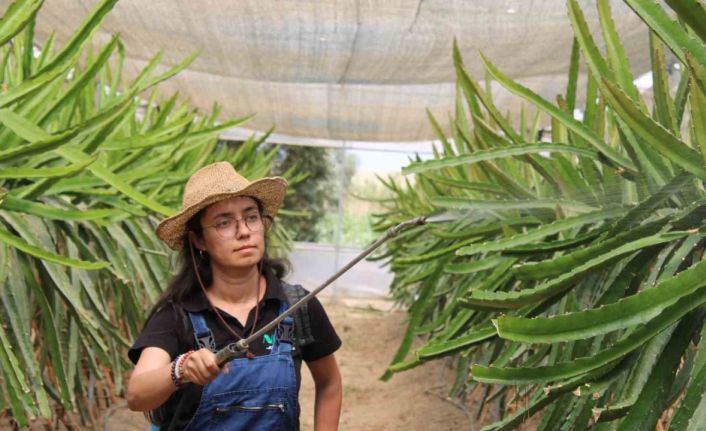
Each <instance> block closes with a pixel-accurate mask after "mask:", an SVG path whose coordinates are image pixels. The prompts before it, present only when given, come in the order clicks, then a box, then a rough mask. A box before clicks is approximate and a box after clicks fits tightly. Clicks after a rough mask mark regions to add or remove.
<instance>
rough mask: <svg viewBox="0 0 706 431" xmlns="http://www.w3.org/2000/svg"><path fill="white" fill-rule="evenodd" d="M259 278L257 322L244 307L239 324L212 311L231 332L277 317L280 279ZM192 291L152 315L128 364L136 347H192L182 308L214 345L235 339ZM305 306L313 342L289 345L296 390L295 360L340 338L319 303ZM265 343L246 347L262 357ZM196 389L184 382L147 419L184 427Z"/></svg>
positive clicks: (314, 355)
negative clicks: (197, 315) (195, 315)
mask: <svg viewBox="0 0 706 431" xmlns="http://www.w3.org/2000/svg"><path fill="white" fill-rule="evenodd" d="M265 279H266V281H267V283H266V286H267V287H266V290H265V295H264V297H263V298H262V300H261V301H260V303H259V304H258V307H259V316H258V321H257V322H253V320H254V319H255V309H253V310H251V311H250V314H249V315H248V319H247V321H246V323H245V325H244V326H243V324H242V323H240V322H239V321H238V320H237V319H236V318H235V317H233V316H232V315H230V314H229V313H228V312H226V311H223V310H221V309H218V310H219V312H220V314H221V316H223V318H224V320H225V321H226V322H227V323H228V324H229V325H230V326H231V328H233V329H234V330H235V332H236V333H238V334H250V331H251V329H252V327H253V324H255V331H257V330H258V329H260V328H261V327H263V326H265V325H266V324H267V323H268V322H270V321H272V320H273V319H274V318H275V317H277V315H278V311H279V306H280V301H287V297H286V295H285V294H284V291H283V290H282V286H281V285H280V280H279V279H277V277H276V276H274V274H272V273H271V272H270V271H266V272H265ZM193 291H194V292H195V293H194V294H193V295H192V296H191V297H189V298H188V299H187V300H186V301H184V302H183V303H181V304H180V305H179V304H173V303H169V304H167V305H165V306H163V307H161V308H160V309H159V310H157V311H156V312H155V313H154V315H153V316H152V317H151V318H150V320H149V321H148V322H147V324H146V325H145V327H144V329H143V330H142V333H141V334H140V335H139V336H138V337H137V340H136V341H135V343H134V344H133V346H132V347H131V348H130V350H129V351H128V356H129V357H130V360H131V361H132V362H133V363H135V364H136V363H137V361H138V359H139V358H140V354H141V352H142V349H143V348H145V347H159V348H161V349H163V350H165V351H166V352H167V353H169V356H170V357H171V359H172V360H174V359H175V358H176V357H177V355H179V354H181V353H184V352H187V351H189V350H196V349H197V347H196V340H195V339H194V333H193V329H192V327H191V322H190V321H189V318H188V316H187V315H186V313H185V312H184V311H190V312H202V313H203V314H204V317H205V319H206V324H207V325H208V327H209V329H210V330H211V332H212V334H213V337H214V338H215V341H216V348H217V349H221V348H223V347H225V346H226V345H228V344H229V343H232V342H234V341H237V340H236V339H234V338H233V336H232V335H231V333H230V332H228V331H227V330H226V329H225V328H223V325H222V323H221V322H220V321H219V320H218V318H217V317H216V315H215V314H214V313H213V310H211V308H210V306H209V303H208V300H207V299H206V296H205V295H204V293H203V292H202V291H201V288H200V287H197V288H196V289H193ZM307 305H308V307H307V308H308V310H309V318H310V321H311V333H312V336H313V338H314V342H312V343H310V344H308V345H305V346H303V347H301V348H299V347H295V349H294V350H293V352H292V358H293V360H294V365H295V367H294V369H295V370H296V374H297V391H298V389H299V385H300V382H301V377H300V373H301V361H302V360H304V361H307V362H309V361H315V360H317V359H321V358H323V357H324V356H327V355H330V354H331V353H333V352H335V351H336V350H338V348H339V347H340V346H341V340H340V338H339V337H338V335H337V334H336V331H335V330H334V328H333V326H332V325H331V322H330V321H329V318H328V316H327V315H326V311H324V308H323V306H322V305H321V302H319V300H318V299H316V298H314V299H312V300H311V301H309V303H308V304H307ZM180 308H181V309H180ZM182 310H184V311H182ZM268 346H269V343H267V341H266V340H265V339H264V337H263V338H261V339H258V340H255V341H254V342H253V343H251V344H250V350H251V352H252V353H253V354H255V355H256V356H261V355H267V354H269V353H270V351H269V350H268V349H267V347H268ZM202 389H203V387H202V386H199V385H196V384H186V385H184V386H183V387H182V388H180V389H179V390H177V391H176V392H174V394H172V396H171V397H170V398H169V399H168V400H167V401H166V402H165V403H164V404H162V406H160V407H159V408H158V409H157V410H155V411H153V418H154V419H155V421H156V422H158V424H159V425H160V428H161V429H162V430H181V429H183V428H184V427H186V425H187V424H188V423H189V421H190V420H191V418H192V417H193V415H194V413H195V412H196V409H197V408H198V405H199V402H200V401H201V391H202Z"/></svg>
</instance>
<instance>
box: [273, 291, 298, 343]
mask: <svg viewBox="0 0 706 431" xmlns="http://www.w3.org/2000/svg"><path fill="white" fill-rule="evenodd" d="M288 308H289V304H288V303H287V302H286V301H281V302H280V304H279V313H278V314H282V313H284V312H285V311H287V309H288ZM274 338H275V342H274V344H275V345H274V347H273V353H274V352H279V353H290V352H291V351H292V347H293V346H292V345H293V343H294V338H295V337H294V319H293V318H292V316H287V317H285V318H284V320H282V321H281V322H279V325H277V329H276V330H275V337H274Z"/></svg>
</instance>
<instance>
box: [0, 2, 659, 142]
mask: <svg viewBox="0 0 706 431" xmlns="http://www.w3.org/2000/svg"><path fill="white" fill-rule="evenodd" d="M579 3H580V4H581V5H582V7H583V9H584V11H585V13H586V17H587V20H588V22H589V26H590V27H591V28H592V29H593V30H594V34H595V35H596V37H597V38H598V41H599V44H600V43H601V41H600V36H599V34H600V30H599V27H598V18H597V12H596V7H595V1H586V0H581V1H580V2H579ZM611 3H612V10H613V16H614V18H615V21H616V27H617V29H618V31H619V33H620V35H621V37H622V40H623V42H624V44H625V48H626V51H627V54H628V56H629V57H630V59H631V61H632V66H633V70H634V71H635V73H636V74H639V73H640V72H644V71H646V70H648V69H649V57H648V56H649V50H648V49H647V44H648V34H647V29H646V27H645V26H644V24H642V23H641V21H640V20H639V18H638V17H637V15H635V14H634V13H633V12H632V11H631V10H629V8H628V7H627V6H626V5H624V4H623V3H622V2H620V1H613V2H611ZM8 4H9V1H7V0H0V7H2V10H4V9H5V8H6V7H7V5H8ZM94 4H95V2H94V1H89V0H47V1H46V2H45V4H44V6H43V7H42V9H41V10H40V13H39V16H38V22H37V26H36V32H37V35H38V37H39V40H40V41H41V40H45V39H46V37H47V36H48V35H49V34H50V33H51V32H54V31H55V32H56V33H57V38H58V40H59V41H65V40H67V38H68V37H69V35H71V34H72V32H73V31H75V30H76V29H77V28H78V27H79V26H80V23H81V21H82V20H83V18H84V17H85V16H86V15H87V14H88V11H89V10H90V9H91V7H92V6H93V5H94ZM114 33H120V34H121V36H122V39H123V41H124V43H125V49H126V55H127V58H126V61H125V74H126V75H127V77H131V76H134V75H135V74H136V73H137V72H138V71H139V70H140V69H141V68H142V67H144V66H145V65H146V63H147V61H148V60H149V59H150V58H151V57H152V56H153V55H155V53H157V51H158V50H160V49H163V50H164V58H163V61H162V63H163V64H164V65H166V66H168V65H173V64H176V63H178V62H179V61H181V60H183V59H184V58H185V57H187V56H188V55H190V54H191V53H193V52H194V51H197V50H200V51H201V54H200V55H199V57H198V59H197V60H196V61H195V62H194V63H193V64H192V65H191V66H190V67H189V69H188V70H186V71H184V72H182V73H181V74H179V75H177V76H176V77H174V78H172V79H171V80H169V81H167V82H166V83H165V84H163V85H162V91H161V93H162V94H165V95H167V94H170V93H172V92H175V91H178V92H179V93H180V94H181V95H183V96H185V97H188V98H189V99H190V100H191V102H192V103H193V104H194V105H195V106H197V107H199V108H202V109H204V110H208V109H210V108H211V107H212V105H213V103H214V102H216V103H219V104H220V105H221V106H222V112H223V116H224V118H225V117H229V118H232V117H239V116H244V115H247V114H255V115H256V116H255V118H254V119H253V120H251V121H250V122H249V123H248V124H247V127H249V128H251V129H253V130H267V129H269V128H270V127H273V126H274V127H275V130H276V131H277V133H279V134H282V135H290V136H297V137H310V138H320V139H331V140H343V141H391V142H395V141H405V142H410V141H421V140H429V139H434V138H435V136H434V132H433V131H432V129H431V127H430V124H429V121H428V120H427V117H426V112H425V109H429V110H430V111H431V112H432V113H433V114H434V115H436V116H437V117H439V118H440V119H441V121H442V122H445V119H446V118H447V115H448V113H449V112H451V111H452V110H453V106H454V97H455V93H456V89H455V72H454V68H453V63H452V56H451V53H452V51H451V49H452V42H453V39H454V37H455V38H456V39H457V40H458V43H459V46H460V48H461V51H462V53H463V55H464V59H465V63H466V65H467V68H468V70H469V71H470V72H471V73H472V74H474V75H475V76H476V78H478V79H483V77H484V72H483V68H482V64H481V62H480V60H479V56H478V51H479V50H481V51H482V52H483V53H484V54H485V55H486V56H487V57H488V58H489V59H491V61H493V62H494V63H495V64H496V65H497V66H498V67H499V68H500V69H501V70H503V71H504V72H505V73H507V74H508V75H509V76H511V77H513V78H516V79H518V80H520V82H523V83H526V84H527V85H529V86H530V87H531V88H532V89H533V90H535V91H536V92H538V93H540V94H541V95H543V96H545V97H548V98H550V99H554V98H555V96H556V95H557V94H559V93H563V92H564V87H565V85H566V77H565V75H566V72H567V69H568V63H569V55H570V51H571V43H572V38H573V32H572V29H571V26H570V23H569V19H568V15H567V11H566V4H565V2H564V1H562V0H536V1H529V0H517V1H502V0H473V1H470V0H466V1H450V0H390V1H363V0H358V1H356V0H339V1H330V0H329V1H324V0H308V1H307V0H289V1H287V0H251V1H223V0H218V1H217V0H150V1H144V0H121V1H120V2H118V4H117V5H116V6H115V8H114V10H113V11H112V12H111V13H110V15H109V16H108V18H107V19H106V21H105V23H104V25H103V26H102V27H101V29H100V30H99V32H98V33H97V34H96V36H95V37H94V44H96V45H101V44H104V43H106V42H107V41H108V40H109V38H110V36H111V35H112V34H114ZM494 88H499V87H494ZM497 93H498V94H497V98H498V99H497V101H498V104H499V105H500V106H501V108H503V109H508V108H512V103H513V101H512V98H511V96H509V94H507V93H504V92H502V91H497Z"/></svg>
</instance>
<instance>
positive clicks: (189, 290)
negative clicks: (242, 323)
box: [145, 197, 289, 325]
mask: <svg viewBox="0 0 706 431" xmlns="http://www.w3.org/2000/svg"><path fill="white" fill-rule="evenodd" d="M253 199H254V200H255V202H256V203H257V208H258V210H259V211H260V214H262V216H263V218H264V219H265V220H266V226H267V228H266V229H265V233H267V232H268V231H269V230H270V229H271V228H272V225H273V219H272V217H271V216H270V215H268V214H265V213H264V207H263V205H262V202H260V200H259V199H257V198H254V197H253ZM205 211H206V209H205V208H204V209H202V210H201V211H199V212H198V213H197V214H196V215H194V216H193V217H191V218H190V219H189V221H188V222H187V223H186V230H187V234H186V235H184V239H183V246H182V249H181V252H180V253H179V271H178V272H177V273H176V274H175V275H174V277H172V279H171V281H170V283H169V286H168V287H167V288H166V289H165V290H164V291H163V292H162V294H161V295H160V297H159V299H158V300H157V303H156V304H155V305H154V307H152V310H151V311H150V313H149V314H148V316H147V318H146V319H145V325H146V324H147V322H148V321H149V320H150V318H151V317H152V316H153V315H154V314H155V313H156V312H157V311H158V310H160V309H161V308H162V307H164V306H165V305H168V304H173V305H177V306H179V305H181V303H182V302H184V301H185V300H186V299H187V298H189V297H190V296H191V295H193V294H194V293H195V292H197V291H200V290H201V287H200V286H199V284H198V280H197V278H196V273H195V272H194V264H193V261H192V256H191V255H192V250H193V248H192V247H191V245H190V241H189V235H188V232H189V231H191V232H194V233H196V234H197V235H199V236H200V235H201V230H202V229H201V224H200V221H201V217H202V216H203V214H204V212H205ZM265 244H267V240H265ZM194 257H195V261H196V266H197V268H198V271H199V275H200V276H201V281H203V284H204V286H205V287H208V286H210V285H211V283H212V282H213V273H212V272H211V264H210V261H209V258H208V255H205V256H203V257H201V256H199V255H198V254H197V255H196V256H194ZM260 269H261V272H262V274H263V275H265V276H267V275H268V274H274V275H275V276H276V277H277V278H279V279H281V278H283V277H284V276H285V275H286V274H287V272H288V269H289V265H288V262H287V261H286V260H285V259H273V258H271V257H269V256H268V255H267V247H265V254H264V255H263V257H262V260H261V261H260Z"/></svg>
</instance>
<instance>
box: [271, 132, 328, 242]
mask: <svg viewBox="0 0 706 431" xmlns="http://www.w3.org/2000/svg"><path fill="white" fill-rule="evenodd" d="M274 162H275V172H276V173H277V174H278V175H286V174H287V173H289V174H290V175H288V177H289V176H298V177H299V178H301V181H300V182H298V183H297V184H294V185H293V186H292V190H293V192H294V193H291V194H289V195H287V197H286V198H285V203H284V204H285V207H287V208H288V209H290V210H291V211H296V212H298V213H301V214H302V215H301V216H300V217H293V218H292V219H291V220H289V222H288V226H289V229H290V230H291V232H292V234H293V239H294V240H298V241H318V240H319V239H320V233H319V230H318V228H317V226H318V225H319V224H320V223H321V221H322V220H323V219H324V218H325V217H326V215H327V214H329V213H331V212H332V211H336V202H337V196H338V193H337V188H338V183H337V181H336V171H335V168H334V167H335V166H334V162H333V160H332V154H331V152H330V151H329V150H328V149H326V148H319V147H304V146H294V145H291V146H282V147H280V149H279V152H278V153H277V156H276V158H275V160H274Z"/></svg>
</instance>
